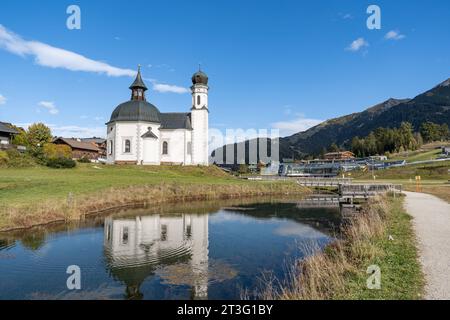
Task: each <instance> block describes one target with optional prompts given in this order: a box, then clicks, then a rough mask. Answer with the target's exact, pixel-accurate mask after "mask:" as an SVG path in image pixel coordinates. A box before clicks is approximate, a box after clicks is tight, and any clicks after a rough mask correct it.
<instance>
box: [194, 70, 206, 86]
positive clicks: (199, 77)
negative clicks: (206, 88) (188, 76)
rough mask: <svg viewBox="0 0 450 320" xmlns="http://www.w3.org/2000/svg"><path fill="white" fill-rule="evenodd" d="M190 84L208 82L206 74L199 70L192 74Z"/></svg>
mask: <svg viewBox="0 0 450 320" xmlns="http://www.w3.org/2000/svg"><path fill="white" fill-rule="evenodd" d="M192 84H204V85H207V84H208V76H207V75H206V73H204V72H203V71H201V70H199V71H197V72H196V73H194V75H193V76H192Z"/></svg>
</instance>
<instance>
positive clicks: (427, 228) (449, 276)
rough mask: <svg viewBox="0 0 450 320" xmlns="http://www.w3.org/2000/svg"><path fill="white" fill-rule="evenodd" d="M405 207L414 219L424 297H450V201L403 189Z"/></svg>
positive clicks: (433, 298) (434, 298) (437, 298)
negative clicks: (424, 282) (424, 279)
mask: <svg viewBox="0 0 450 320" xmlns="http://www.w3.org/2000/svg"><path fill="white" fill-rule="evenodd" d="M405 194H406V196H407V197H406V200H405V208H406V210H407V212H408V213H409V214H410V215H411V216H412V217H413V218H414V222H413V225H414V229H415V232H416V235H417V239H418V244H419V254H420V262H421V263H422V267H423V271H424V273H425V277H426V281H427V284H426V287H425V298H426V299H429V300H443V299H445V300H448V299H450V204H449V203H447V202H445V201H444V200H441V199H439V198H437V197H435V196H432V195H429V194H424V193H415V192H405Z"/></svg>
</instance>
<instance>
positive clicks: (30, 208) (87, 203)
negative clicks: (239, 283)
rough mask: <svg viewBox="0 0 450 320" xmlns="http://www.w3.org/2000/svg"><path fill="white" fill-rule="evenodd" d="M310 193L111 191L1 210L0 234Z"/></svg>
mask: <svg viewBox="0 0 450 320" xmlns="http://www.w3.org/2000/svg"><path fill="white" fill-rule="evenodd" d="M309 192H310V190H309V189H307V188H302V187H299V186H298V185H296V184H294V183H261V182H254V183H242V184H175V183H161V184H158V185H143V186H131V187H126V188H110V189H107V190H104V191H102V192H100V193H95V194H92V195H89V196H78V197H75V196H73V195H71V194H69V195H68V196H67V199H65V200H60V201H55V200H46V201H45V200H44V201H42V202H40V203H35V204H33V205H18V206H12V207H11V206H9V207H3V208H0V217H1V220H2V224H1V225H0V231H6V230H11V229H18V228H29V227H32V226H36V225H42V224H47V223H51V222H60V221H71V220H77V219H83V218H84V217H85V216H86V215H93V214H96V213H100V212H103V211H107V210H114V209H120V208H123V207H127V206H135V205H141V206H150V205H156V204H161V203H173V202H184V201H194V200H214V199H233V198H246V197H256V196H267V195H293V194H306V193H309Z"/></svg>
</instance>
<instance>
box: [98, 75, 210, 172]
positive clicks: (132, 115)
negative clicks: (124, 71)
mask: <svg viewBox="0 0 450 320" xmlns="http://www.w3.org/2000/svg"><path fill="white" fill-rule="evenodd" d="M130 89H131V100H130V101H127V102H124V103H122V104H120V105H119V106H118V107H117V108H116V109H115V110H114V111H113V113H112V114H111V118H110V121H109V122H108V123H106V125H107V163H109V164H138V165H160V164H182V165H204V166H207V165H208V158H209V153H208V127H209V123H208V118H209V109H208V90H209V87H208V76H207V75H206V74H205V73H203V72H202V71H198V72H196V73H195V74H194V75H193V76H192V87H191V91H192V107H191V110H190V112H189V113H180V112H177V113H162V112H160V111H159V110H158V108H157V107H155V106H154V105H152V104H151V103H149V102H147V99H146V96H145V92H146V91H147V87H146V85H145V83H144V81H143V80H142V77H141V71H140V69H139V71H138V74H137V76H136V80H135V81H134V82H133V84H132V85H131V86H130Z"/></svg>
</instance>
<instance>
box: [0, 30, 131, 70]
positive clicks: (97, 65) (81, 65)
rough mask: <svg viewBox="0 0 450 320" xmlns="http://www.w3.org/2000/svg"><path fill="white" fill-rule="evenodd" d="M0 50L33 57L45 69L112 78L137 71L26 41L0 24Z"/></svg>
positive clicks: (40, 43) (36, 42)
mask: <svg viewBox="0 0 450 320" xmlns="http://www.w3.org/2000/svg"><path fill="white" fill-rule="evenodd" d="M0 48H3V49H5V50H7V51H9V52H11V53H13V54H16V55H19V56H21V57H26V56H32V57H34V61H35V62H36V63H37V64H38V65H40V66H44V67H50V68H61V69H67V70H71V71H84V72H94V73H100V74H106V75H108V76H111V77H121V76H129V77H133V76H135V75H136V71H133V70H130V69H121V68H116V67H113V66H111V65H109V64H107V63H104V62H101V61H95V60H92V59H89V58H87V57H84V56H82V55H80V54H78V53H75V52H72V51H68V50H65V49H61V48H56V47H53V46H50V45H48V44H45V43H42V42H38V41H26V40H24V39H22V37H20V36H19V35H17V34H15V33H13V32H11V31H9V30H8V29H6V28H5V27H4V26H2V25H1V24H0Z"/></svg>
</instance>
